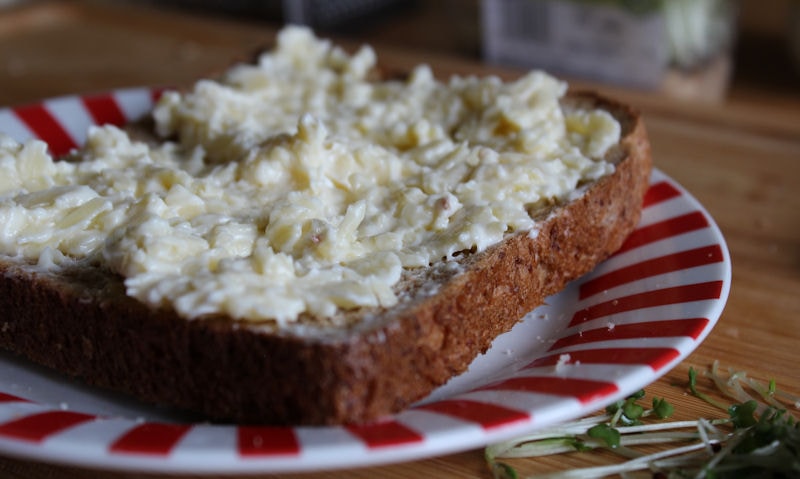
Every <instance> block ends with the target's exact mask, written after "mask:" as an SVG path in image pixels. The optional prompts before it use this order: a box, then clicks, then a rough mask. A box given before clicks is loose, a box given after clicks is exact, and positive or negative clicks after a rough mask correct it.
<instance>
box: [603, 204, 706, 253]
mask: <svg viewBox="0 0 800 479" xmlns="http://www.w3.org/2000/svg"><path fill="white" fill-rule="evenodd" d="M708 225H709V223H708V219H707V218H706V216H705V215H704V214H703V213H701V212H699V211H694V212H691V213H687V214H685V215H681V216H676V217H674V218H670V219H667V220H664V221H660V222H658V223H653V224H651V225H647V226H642V227H641V228H638V229H636V230H634V231H633V232H631V234H630V236H628V238H627V239H626V240H625V242H624V243H623V244H622V246H621V247H620V248H619V250H617V252H616V253H614V254H619V253H622V252H624V251H628V250H632V249H634V248H638V247H640V246H644V245H646V244H649V243H655V242H656V241H660V240H663V239H666V238H670V237H672V236H677V235H680V234H684V233H688V232H690V231H695V230H699V229H703V228H707V227H708Z"/></svg>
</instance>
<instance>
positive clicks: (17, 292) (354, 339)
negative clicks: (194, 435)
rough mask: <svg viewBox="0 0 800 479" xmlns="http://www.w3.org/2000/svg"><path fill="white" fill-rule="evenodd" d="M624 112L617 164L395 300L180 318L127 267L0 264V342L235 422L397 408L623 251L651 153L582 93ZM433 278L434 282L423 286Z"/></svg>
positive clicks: (633, 131) (285, 421)
mask: <svg viewBox="0 0 800 479" xmlns="http://www.w3.org/2000/svg"><path fill="white" fill-rule="evenodd" d="M566 101H567V103H568V104H569V105H579V106H583V107H592V108H598V107H599V108H602V109H605V110H607V111H609V112H610V113H612V114H613V115H614V116H615V117H616V118H617V119H618V120H619V121H620V123H621V125H622V134H623V138H622V140H621V142H620V144H619V145H618V147H617V148H615V149H614V151H612V152H611V153H610V154H611V155H612V156H614V161H615V162H616V170H615V172H614V173H613V174H611V175H609V176H606V177H604V178H602V179H600V180H599V181H597V182H595V183H593V184H591V185H587V187H586V191H585V193H584V194H583V195H581V196H580V197H578V198H577V199H574V200H572V201H570V202H568V203H566V204H562V205H557V206H554V207H553V208H552V209H551V210H549V211H546V212H540V213H539V215H538V216H540V221H539V223H538V232H537V234H534V235H532V234H529V233H528V232H519V233H516V234H513V235H511V236H509V237H508V238H507V239H505V240H504V241H503V242H502V243H500V244H497V245H495V246H493V247H490V248H488V249H487V250H486V251H484V252H482V253H480V254H470V255H466V256H465V257H464V258H463V259H462V260H461V262H460V264H459V268H447V267H444V266H442V267H441V268H440V269H439V270H435V271H433V273H431V274H435V277H433V276H431V274H429V275H428V276H426V277H423V278H422V279H420V278H410V279H409V280H408V284H407V285H405V286H404V294H403V298H404V299H403V300H402V301H401V303H400V305H399V306H397V307H394V308H391V309H389V310H386V311H381V310H369V311H359V312H357V313H350V315H352V316H354V319H355V320H353V321H351V322H350V323H349V324H350V325H349V326H346V327H338V328H329V327H327V328H326V327H325V326H319V325H317V326H315V325H305V326H302V328H301V327H298V328H295V329H290V330H280V331H279V330H276V329H275V328H273V327H269V326H262V325H255V324H251V323H234V322H232V321H228V320H224V319H213V318H212V319H201V320H186V319H183V318H180V317H178V316H177V315H176V314H174V313H173V312H171V311H167V310H159V311H156V310H152V309H149V308H148V307H146V306H145V305H144V304H142V303H139V302H138V301H136V300H134V299H132V298H130V297H128V296H127V295H125V293H124V287H123V285H122V281H121V279H120V278H118V277H115V276H112V275H110V274H108V273H104V272H102V271H100V270H97V269H94V270H91V269H88V268H77V269H76V270H74V271H65V272H63V273H62V274H59V275H55V274H53V273H47V272H43V271H37V270H35V269H33V268H30V267H26V266H24V265H19V264H15V263H14V262H12V261H5V262H0V273H2V279H0V314H2V318H3V319H2V320H1V321H0V347H2V348H4V349H7V350H9V351H12V352H14V353H16V354H18V355H20V356H23V357H25V358H28V359H30V360H32V361H34V362H36V363H39V364H41V365H44V366H47V367H49V368H52V369H55V370H57V371H60V372H61V373H64V374H66V375H69V376H72V377H76V378H80V379H81V380H82V381H85V382H86V383H88V384H91V385H94V386H98V387H101V388H107V389H111V390H114V391H119V392H122V393H124V394H126V395H129V396H133V397H136V398H138V399H140V400H142V401H144V402H147V403H153V404H160V405H168V406H170V407H174V408H177V409H179V410H187V411H193V412H196V413H198V414H201V415H202V416H203V417H204V418H210V419H213V420H220V421H234V422H239V423H253V424H256V423H257V424H274V425H301V424H339V423H363V422H368V421H374V420H378V419H380V418H382V417H384V416H386V415H389V414H392V413H395V412H398V411H400V410H402V409H404V408H406V407H408V406H409V405H410V404H412V403H413V402H415V401H417V400H419V399H421V398H423V397H425V396H426V395H427V394H429V393H430V392H431V391H432V390H433V389H435V388H436V387H438V386H440V385H442V384H443V383H444V382H446V381H447V380H448V379H449V378H451V377H453V376H454V375H456V374H459V373H461V372H463V371H465V370H466V369H467V367H468V366H469V364H470V363H471V362H472V360H473V359H474V358H475V357H476V356H477V355H479V354H481V353H483V352H485V351H486V350H487V349H488V348H489V347H490V345H491V343H492V341H493V340H494V338H495V337H497V336H498V335H499V334H501V333H503V332H506V331H508V330H509V329H511V328H512V327H513V326H514V325H515V324H516V323H517V322H518V321H519V320H520V319H521V318H522V317H523V316H524V315H525V314H526V313H528V312H529V311H531V310H532V309H534V308H535V307H537V306H539V305H541V304H542V303H543V302H544V300H545V298H546V297H547V296H549V295H551V294H554V293H557V292H558V291H560V290H561V289H563V288H564V286H565V285H566V284H567V283H568V282H569V281H571V280H573V279H576V278H578V277H580V276H582V275H584V274H586V273H587V272H589V271H590V270H591V269H593V268H594V267H595V266H596V265H597V264H598V263H600V262H601V261H603V260H604V259H605V258H606V257H608V256H609V255H610V254H611V253H613V252H614V251H615V250H617V249H618V248H619V247H620V246H621V244H622V242H623V241H624V239H625V238H626V237H627V236H628V234H629V233H630V232H631V231H632V230H633V228H634V227H635V226H636V224H637V223H638V221H639V217H640V212H641V203H642V197H643V195H644V192H645V190H646V188H647V186H648V182H649V177H650V171H651V159H650V149H649V142H648V139H647V134H646V131H645V127H644V124H643V122H642V119H641V118H640V115H639V114H638V113H637V112H636V111H634V110H632V109H631V108H629V107H627V106H625V105H622V104H619V103H616V102H614V101H611V100H607V99H604V98H601V97H599V96H596V95H594V94H591V93H571V94H570V95H569V97H568V99H567V100H566ZM432 285H435V286H436V290H435V291H433V290H431V286H432Z"/></svg>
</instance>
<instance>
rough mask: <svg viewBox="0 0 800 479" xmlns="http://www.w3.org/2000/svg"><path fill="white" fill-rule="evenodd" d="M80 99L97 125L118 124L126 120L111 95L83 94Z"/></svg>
mask: <svg viewBox="0 0 800 479" xmlns="http://www.w3.org/2000/svg"><path fill="white" fill-rule="evenodd" d="M81 100H82V101H83V105H84V106H85V107H86V109H87V110H88V111H89V114H90V115H92V118H93V119H94V122H95V124H97V125H105V124H111V125H117V126H119V125H123V124H124V123H125V122H127V119H126V118H125V114H124V113H123V112H122V110H121V109H120V107H119V105H118V104H117V100H116V99H115V98H114V97H113V96H112V95H94V96H85V97H83V98H82V99H81Z"/></svg>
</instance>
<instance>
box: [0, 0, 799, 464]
mask: <svg viewBox="0 0 800 479" xmlns="http://www.w3.org/2000/svg"><path fill="white" fill-rule="evenodd" d="M274 27H275V26H274V25H269V24H259V23H255V22H245V21H233V20H223V19H214V18H210V17H194V16H188V15H186V14H179V13H175V12H165V11H157V10H153V9H148V8H143V7H135V8H134V7H121V6H115V7H109V6H107V5H105V4H101V3H97V2H88V3H87V2H69V3H38V2H37V3H33V4H29V5H25V4H23V5H22V6H19V7H11V8H9V9H7V10H6V11H3V12H2V13H0V105H12V104H20V103H25V102H28V101H33V100H37V99H42V98H47V97H52V96H54V95H61V94H72V93H83V92H96V91H102V90H107V89H110V88H118V87H126V86H143V85H180V84H187V83H189V82H191V81H192V80H194V79H196V78H198V77H199V76H204V75H209V74H213V73H214V72H217V71H220V70H221V69H223V68H225V67H226V66H227V65H229V64H230V63H231V62H233V61H235V60H243V59H247V58H250V57H252V55H253V54H254V53H255V52H256V51H258V50H260V49H262V48H263V47H266V46H268V45H270V44H271V43H272V41H273V38H274V32H275V28H274ZM374 46H375V48H376V49H377V51H378V54H379V57H380V58H382V61H383V62H384V63H385V64H386V65H389V66H391V68H394V69H398V70H404V69H407V68H408V67H410V66H412V65H415V64H417V63H420V62H426V63H429V64H431V65H432V67H433V68H434V70H435V72H436V73H437V74H438V75H440V76H447V75H450V74H452V73H475V74H486V73H492V74H498V75H500V76H504V77H507V78H511V77H513V76H515V75H519V74H520V72H519V71H515V70H510V69H500V68H497V67H491V66H487V65H484V64H481V63H478V62H477V61H475V60H471V59H468V58H465V57H463V56H457V55H449V54H447V53H443V52H442V51H438V52H434V51H433V50H423V49H418V50H417V49H404V48H402V47H400V46H398V45H391V44H385V45H384V44H378V43H375V44H374ZM576 84H577V86H579V87H593V88H597V89H600V90H602V91H603V92H604V93H606V94H609V95H612V96H615V97H617V98H619V99H621V100H623V101H626V102H629V103H631V104H633V105H635V106H636V107H637V108H639V109H640V110H641V111H642V112H643V114H644V117H645V121H646V125H647V128H648V130H649V132H650V136H651V140H652V147H653V157H654V161H655V164H656V166H657V167H658V168H660V169H661V170H662V171H664V172H665V173H667V174H668V175H670V176H671V177H672V178H674V179H675V180H677V181H678V182H679V183H680V184H682V185H683V186H684V187H685V188H686V189H688V190H689V191H690V192H691V193H692V194H693V195H694V196H695V197H697V198H698V199H699V200H700V202H701V203H702V204H703V205H704V206H705V207H706V208H707V209H708V211H709V212H710V213H711V215H712V216H713V217H714V218H715V220H716V221H717V223H718V225H719V226H720V228H721V230H722V232H723V234H724V236H725V238H726V240H727V242H728V246H729V249H730V253H731V258H732V263H733V283H732V289H731V294H730V297H729V300H728V304H727V306H726V308H725V311H724V312H723V314H722V317H721V319H720V322H719V324H718V325H717V327H716V328H715V329H714V330H713V331H712V333H711V334H710V336H709V337H708V338H707V340H706V341H705V342H704V343H703V344H702V345H701V346H700V347H699V348H698V349H697V350H696V351H695V352H694V353H693V354H692V355H691V356H689V357H688V358H687V359H686V360H685V361H684V362H683V363H681V364H680V365H678V366H677V367H676V368H675V369H674V370H673V371H671V372H669V373H668V374H666V375H665V376H664V377H663V378H661V379H660V380H658V381H657V382H655V383H654V384H652V385H651V386H650V387H648V388H647V391H648V394H650V395H655V396H663V397H666V398H668V399H669V400H670V401H672V402H673V403H674V404H675V405H676V409H677V413H676V418H677V419H687V418H694V417H698V415H704V416H709V415H718V413H717V412H715V411H713V410H712V409H711V408H710V407H708V406H706V405H704V404H703V403H702V402H700V401H697V400H696V399H694V398H692V397H690V396H688V395H687V393H686V382H687V381H686V378H687V371H688V369H689V368H690V367H694V368H695V369H704V368H706V367H707V366H708V365H710V364H711V362H712V361H714V360H719V361H720V362H721V364H722V366H723V367H732V368H736V369H742V370H746V371H748V373H749V375H750V376H751V377H754V378H758V379H762V380H768V379H775V380H776V381H777V384H778V385H779V387H780V388H781V389H783V390H786V391H788V392H792V393H794V394H800V374H798V372H797V364H798V359H800V101H798V97H797V96H794V97H787V96H780V95H774V94H770V92H758V91H753V90H748V91H734V92H732V94H731V99H730V100H729V101H726V102H724V103H721V104H706V103H700V102H685V101H684V102H681V101H676V100H674V99H670V98H668V97H664V96H662V95H657V94H651V93H647V92H640V91H625V90H620V89H615V88H610V87H607V86H602V87H600V86H597V85H586V84H580V83H576ZM610 461H612V459H611V458H609V457H608V456H605V455H602V454H598V455H594V454H573V455H562V456H558V457H549V458H546V459H538V460H531V459H526V460H515V461H513V464H514V465H515V466H517V467H518V468H519V471H520V472H521V473H523V474H538V473H542V472H546V471H550V470H553V469H562V468H566V467H577V466H581V465H590V464H606V463H609V462H610ZM0 477H8V478H12V479H32V478H67V479H84V478H101V479H102V478H117V479H123V478H133V477H142V476H141V475H138V474H132V473H131V474H129V473H122V472H105V471H93V470H84V469H80V468H73V467H63V466H57V465H49V464H44V463H36V462H30V461H26V460H21V459H16V458H3V457H0ZM148 477H162V476H148ZM163 477H167V476H163ZM177 477H185V478H190V477H197V476H186V475H183V476H177ZM204 477H208V476H204ZM226 477H233V476H226ZM247 477H270V476H254V475H250V476H247ZM292 477H303V478H305V477H308V478H311V477H313V478H317V477H338V478H372V477H388V478H405V477H438V478H486V477H490V475H489V473H488V471H487V469H486V467H485V465H484V460H483V451H481V450H472V451H466V452H462V453H458V454H452V455H447V456H442V457H436V458H431V459H427V460H421V461H415V462H408V463H401V464H393V465H387V466H380V467H369V468H361V469H353V470H339V471H321V472H319V473H315V474H298V475H294V476H292Z"/></svg>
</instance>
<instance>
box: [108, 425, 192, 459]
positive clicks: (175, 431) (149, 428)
mask: <svg viewBox="0 0 800 479" xmlns="http://www.w3.org/2000/svg"><path fill="white" fill-rule="evenodd" d="M191 428H192V426H191V425H188V424H163V423H152V422H148V423H144V424H140V425H138V426H136V427H134V428H133V429H131V430H129V431H128V432H126V433H125V434H123V435H122V436H120V437H119V438H118V439H117V440H116V441H114V442H113V443H112V444H111V447H110V448H109V449H110V451H111V452H115V453H122V454H147V455H153V456H166V455H167V454H169V453H170V452H171V451H172V449H173V448H174V447H175V445H176V444H178V441H180V440H181V438H183V436H185V435H186V433H187V432H189V430H190V429H191Z"/></svg>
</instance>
